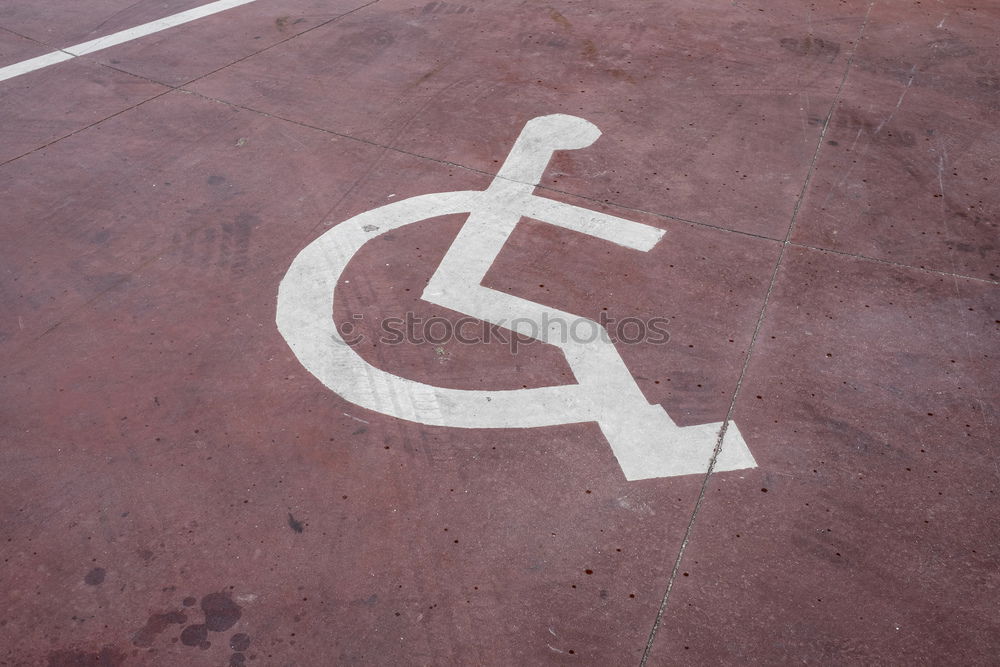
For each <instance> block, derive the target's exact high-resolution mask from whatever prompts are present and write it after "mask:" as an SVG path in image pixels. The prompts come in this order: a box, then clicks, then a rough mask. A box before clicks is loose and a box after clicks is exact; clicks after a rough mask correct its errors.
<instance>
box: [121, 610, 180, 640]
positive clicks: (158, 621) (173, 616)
mask: <svg viewBox="0 0 1000 667" xmlns="http://www.w3.org/2000/svg"><path fill="white" fill-rule="evenodd" d="M186 622H187V616H185V615H184V613H183V612H180V611H168V612H164V613H162V614H153V615H151V616H150V617H149V619H148V620H147V621H146V625H144V626H142V627H141V628H140V629H139V630H138V631H137V632H136V633H135V635H133V636H132V643H133V644H135V645H136V646H144V647H145V646H152V645H153V641H154V640H155V639H156V637H157V635H159V634H160V633H161V632H163V631H164V630H166V629H167V628H168V627H170V626H171V625H174V624H177V625H183V624H184V623H186Z"/></svg>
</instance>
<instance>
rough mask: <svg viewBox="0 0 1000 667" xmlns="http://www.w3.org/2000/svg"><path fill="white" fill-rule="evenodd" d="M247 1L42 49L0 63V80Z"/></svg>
mask: <svg viewBox="0 0 1000 667" xmlns="http://www.w3.org/2000/svg"><path fill="white" fill-rule="evenodd" d="M251 2H256V0H217V1H216V2H210V3H208V4H207V5H201V6H200V7H193V8H191V9H188V10H187V11H183V12H178V13H177V14H171V15H170V16H165V17H164V18H162V19H156V20H155V21H150V22H149V23H143V24H142V25H137V26H135V27H134V28H127V29H125V30H119V31H118V32H116V33H112V34H110V35H105V36H104V37H98V38H97V39H92V40H90V41H88V42H82V43H80V44H75V45H73V46H67V47H66V48H64V49H60V50H58V51H52V52H51V53H46V54H45V55H42V56H38V57H37V58H30V59H29V60H22V61H21V62H19V63H14V64H13V65H7V66H6V67H0V81H4V80H6V79H13V78H14V77H16V76H21V75H22V74H27V73H28V72H34V71H35V70H39V69H42V68H43V67H48V66H49V65H54V64H56V63H61V62H63V61H64V60H71V59H73V58H76V57H78V56H83V55H87V54H88V53H94V52H95V51H101V50H103V49H106V48H108V47H111V46H115V45H117V44H124V43H125V42H131V41H132V40H134V39H139V38H140V37H145V36H146V35H152V34H153V33H156V32H160V31H161V30H166V29H167V28H173V27H174V26H178V25H181V24H183V23H189V22H191V21H194V20H197V19H200V18H204V17H206V16H211V15H212V14H218V13H219V12H222V11H225V10H227V9H232V8H233V7H239V6H240V5H247V4H250V3H251Z"/></svg>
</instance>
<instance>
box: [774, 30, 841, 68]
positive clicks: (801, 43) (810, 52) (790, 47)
mask: <svg viewBox="0 0 1000 667" xmlns="http://www.w3.org/2000/svg"><path fill="white" fill-rule="evenodd" d="M778 43H779V44H781V48H783V49H785V50H786V51H791V52H792V53H794V54H796V55H799V56H812V57H814V58H822V59H823V60H826V61H827V62H831V63H832V62H833V61H834V60H836V59H837V56H838V55H839V54H840V44H837V43H836V42H831V41H829V40H826V39H821V38H819V37H814V36H812V35H806V36H805V37H783V38H782V39H781V40H779V42H778Z"/></svg>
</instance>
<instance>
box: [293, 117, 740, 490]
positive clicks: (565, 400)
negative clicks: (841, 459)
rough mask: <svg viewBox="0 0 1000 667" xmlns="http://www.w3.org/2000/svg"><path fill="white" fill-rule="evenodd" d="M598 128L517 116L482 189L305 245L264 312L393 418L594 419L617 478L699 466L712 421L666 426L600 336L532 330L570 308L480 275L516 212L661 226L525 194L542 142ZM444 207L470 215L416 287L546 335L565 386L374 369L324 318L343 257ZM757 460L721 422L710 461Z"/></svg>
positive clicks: (463, 423)
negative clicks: (465, 380)
mask: <svg viewBox="0 0 1000 667" xmlns="http://www.w3.org/2000/svg"><path fill="white" fill-rule="evenodd" d="M600 135H601V132H600V130H598V129H597V127H596V126H594V125H593V124H592V123H590V122H588V121H586V120H584V119H582V118H576V117H574V116H567V115H562V114H556V115H551V116H541V117H538V118H535V119H533V120H531V121H529V122H528V123H527V124H526V125H525V127H524V129H523V130H522V131H521V134H520V136H519V137H518V138H517V141H515V143H514V146H513V147H512V148H511V151H510V154H509V155H508V156H507V159H506V161H505V162H504V164H503V166H502V167H501V169H500V171H499V173H498V174H497V176H496V178H494V179H493V182H492V183H491V184H490V186H489V187H488V188H487V189H486V190H482V191H478V190H467V191H459V192H441V193H433V194H426V195H420V196H416V197H411V198H409V199H405V200H402V201H398V202H394V203H392V204H388V205H386V206H381V207H379V208H376V209H372V210H371V211H367V212H365V213H362V214H360V215H356V216H354V217H353V218H351V219H349V220H346V221H344V222H342V223H340V224H338V225H336V226H335V227H333V228H332V229H330V230H329V231H328V232H326V233H325V234H323V235H322V236H320V237H319V238H318V239H316V240H315V241H313V242H312V243H310V244H309V245H308V246H306V247H305V249H303V250H302V252H300V253H299V254H298V256H297V257H296V258H295V260H294V261H293V262H292V264H291V266H290V267H289V269H288V272H287V273H286V274H285V277H284V278H283V279H282V281H281V285H280V287H279V288H278V307H277V317H276V321H277V325H278V329H279V331H280V332H281V334H282V336H284V338H285V340H286V341H287V343H288V345H289V347H290V348H291V349H292V351H293V352H294V353H295V356H296V357H297V358H298V360H299V361H300V362H301V363H302V365H303V366H305V368H306V369H307V370H308V371H309V372H310V373H312V374H313V375H315V376H316V377H317V378H318V379H319V380H320V382H322V383H323V384H324V385H326V386H327V387H328V388H329V389H331V390H333V391H334V392H336V393H337V394H339V395H340V396H342V397H343V398H344V399H346V400H348V401H350V402H352V403H355V404H356V405H360V406H362V407H364V408H368V409H369V410H374V411H376V412H381V413H383V414H386V415H390V416H392V417H397V418H399V419H406V420H409V421H413V422H419V423H421V424H430V425H434V426H449V427H455V428H503V429H508V428H534V427H539V426H553V425H559V424H573V423H579V422H597V424H598V425H599V426H600V429H601V431H602V432H603V433H604V436H605V438H607V440H608V443H609V444H610V445H611V448H612V450H613V451H614V454H615V456H616V457H617V459H618V463H619V465H620V466H621V469H622V472H623V473H624V474H625V478H626V479H628V480H638V479H648V478H653V477H669V476H674V475H687V474H693V473H704V472H706V471H707V470H708V465H709V462H710V460H711V457H712V454H713V452H714V450H715V447H716V444H717V440H718V436H719V433H720V430H721V427H722V423H721V422H717V423H712V424H700V425H696V426H687V427H683V428H681V427H679V426H677V425H676V424H675V423H674V421H673V420H672V419H671V418H670V416H669V415H667V413H666V411H665V410H664V409H663V408H662V407H661V406H659V405H651V404H650V403H649V402H648V401H647V400H646V398H645V397H644V396H643V394H642V392H641V391H640V389H639V387H638V385H637V384H636V382H635V379H634V378H633V377H632V374H631V373H630V372H629V370H628V368H626V367H625V364H624V362H623V361H622V358H621V356H620V355H619V354H618V350H617V349H616V348H615V346H614V344H613V343H612V342H611V341H610V340H608V339H606V338H605V337H597V339H596V340H592V341H588V342H578V341H574V340H569V341H566V340H564V338H565V336H560V337H557V336H555V335H554V334H555V331H554V329H553V330H552V331H545V330H542V323H543V322H548V323H551V322H553V321H560V320H561V321H562V322H566V321H571V320H573V319H576V320H580V319H582V318H579V317H578V316H574V315H571V314H569V313H564V312H561V311H558V310H555V309H552V308H548V307H546V306H542V305H541V304H538V303H535V302H533V301H528V300H526V299H521V298H519V297H516V296H512V295H510V294H504V293H501V292H498V291H495V290H492V289H489V288H487V287H483V286H482V284H481V283H482V281H483V278H484V276H485V275H486V272H487V271H488V270H489V268H490V265H492V264H493V261H494V259H496V257H497V255H498V254H499V253H500V250H501V249H502V248H503V246H504V244H505V243H506V241H507V238H508V237H509V236H510V234H511V232H512V231H513V230H514V227H515V226H516V225H517V223H518V221H519V220H520V219H521V218H522V217H527V218H532V219H534V220H538V221H541V222H545V223H548V224H552V225H557V226H559V227H564V228H566V229H570V230H573V231H577V232H580V233H582V234H588V235H590V236H595V237H597V238H600V239H603V240H605V241H608V242H610V243H615V244H618V245H621V246H625V247H627V248H632V249H635V250H639V251H643V252H645V251H648V250H650V249H651V248H653V246H655V245H656V243H657V242H658V241H659V240H660V239H661V238H662V237H663V234H664V232H663V230H660V229H657V228H655V227H651V226H649V225H644V224H640V223H637V222H633V221H631V220H625V219H623V218H618V217H615V216H611V215H606V214H603V213H598V212H596V211H591V210H587V209H584V208H580V207H577V206H573V205H570V204H565V203H562V202H557V201H554V200H551V199H546V198H544V197H539V196H537V195H535V194H534V193H533V190H534V188H535V186H536V185H537V184H538V183H539V181H540V180H541V178H542V173H543V172H544V170H545V168H546V166H547V165H548V163H549V159H550V158H551V157H552V153H553V152H554V151H557V150H572V149H578V148H586V147H587V146H590V145H591V144H592V143H594V141H596V140H597V138H598V137H599V136H600ZM453 213H468V214H469V216H468V219H467V221H466V223H465V224H464V226H463V227H462V229H461V231H460V232H459V233H458V236H457V237H456V238H455V240H454V242H453V243H452V244H451V247H450V248H449V249H448V252H447V253H446V254H445V256H444V259H443V260H442V261H441V264H440V266H438V269H437V271H436V272H435V273H434V275H433V276H432V277H431V279H430V282H429V283H428V284H427V287H426V288H425V289H424V291H423V294H422V298H423V299H424V300H425V301H429V302H430V303H433V304H437V305H439V306H442V307H445V308H449V309H451V310H454V311H456V312H460V313H466V314H468V315H471V316H473V317H476V318H479V319H481V320H484V321H486V322H489V323H492V324H496V325H499V326H503V327H504V328H509V326H507V325H508V324H510V325H512V326H515V327H516V328H515V329H513V330H514V331H516V332H517V333H520V334H522V335H526V336H532V337H534V338H537V339H538V340H541V341H542V342H546V343H550V344H552V345H556V346H558V347H559V348H560V349H561V350H562V352H563V354H564V355H565V357H566V361H567V362H568V364H569V367H570V369H571V370H572V372H573V375H574V376H575V379H576V381H577V383H576V384H566V385H559V386H551V387H537V388H531V389H512V390H504V391H478V390H466V389H449V388H444V387H436V386H432V385H428V384H424V383H422V382H415V381H413V380H409V379H406V378H403V377H399V376H396V375H393V374H392V373H389V372H387V371H384V370H382V369H380V368H376V367H375V366H372V365H371V364H369V363H368V362H367V361H365V360H364V359H363V358H362V357H361V356H359V355H358V354H357V353H356V352H355V351H354V350H353V349H352V348H351V346H350V345H347V344H346V342H345V341H344V340H343V338H342V336H341V334H340V332H339V331H338V329H337V327H336V325H335V324H334V321H333V317H332V307H333V298H334V296H333V295H334V291H335V289H336V286H337V284H338V282H339V280H340V277H341V274H342V273H343V271H344V269H345V268H346V266H347V263H348V262H349V261H350V259H351V258H352V257H353V256H354V254H355V253H356V252H358V250H359V249H360V248H361V246H363V245H364V244H365V243H367V242H368V241H370V240H371V239H372V238H374V237H376V236H378V235H380V234H384V233H386V232H389V231H391V230H393V229H397V228H399V227H402V226H403V225H408V224H411V223H414V222H419V221H421V220H424V219H427V218H433V217H437V216H444V215H449V214H453ZM515 321H516V322H518V323H520V324H516V325H515V324H513V322H515ZM588 322H589V320H588ZM592 324H593V325H594V326H595V327H596V326H599V325H598V324H597V323H596V322H593V323H592ZM550 334H552V335H551V336H550ZM571 338H572V337H571ZM755 466H756V463H755V462H754V458H753V456H752V455H751V454H750V451H749V450H748V449H747V446H746V443H745V442H744V440H743V438H742V436H741V435H740V432H739V430H738V429H737V428H736V424H735V423H730V424H729V425H728V428H727V430H726V432H725V439H724V442H723V446H722V448H721V450H720V452H719V455H718V457H717V459H716V463H715V467H714V470H716V471H722V470H739V469H743V468H752V467H755Z"/></svg>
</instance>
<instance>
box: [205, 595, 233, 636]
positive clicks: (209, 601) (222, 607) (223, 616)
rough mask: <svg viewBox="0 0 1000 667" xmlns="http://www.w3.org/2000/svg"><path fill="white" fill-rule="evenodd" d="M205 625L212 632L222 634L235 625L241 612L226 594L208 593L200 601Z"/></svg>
mask: <svg viewBox="0 0 1000 667" xmlns="http://www.w3.org/2000/svg"><path fill="white" fill-rule="evenodd" d="M201 610H202V611H203V612H205V625H206V626H207V627H208V629H209V630H211V631H212V632H222V631H223V630H228V629H229V628H231V627H233V626H234V625H236V621H238V620H240V616H242V615H243V612H242V611H240V606H239V605H238V604H236V603H235V602H233V599H232V598H231V597H229V594H228V593H210V594H209V595H206V596H205V597H203V598H202V599H201Z"/></svg>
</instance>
